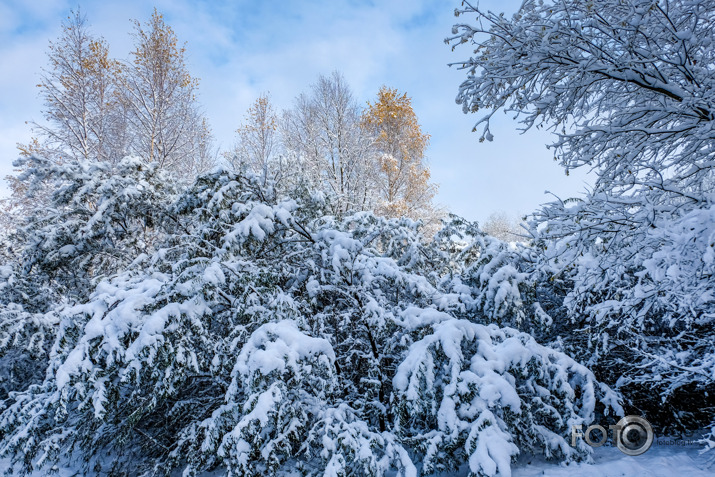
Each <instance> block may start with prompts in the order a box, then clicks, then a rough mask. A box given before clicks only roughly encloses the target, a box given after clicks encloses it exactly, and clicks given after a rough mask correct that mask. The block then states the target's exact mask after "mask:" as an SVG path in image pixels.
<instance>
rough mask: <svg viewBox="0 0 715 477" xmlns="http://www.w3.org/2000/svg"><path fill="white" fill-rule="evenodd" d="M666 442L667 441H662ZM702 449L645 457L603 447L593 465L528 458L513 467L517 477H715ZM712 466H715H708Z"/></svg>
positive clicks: (656, 450)
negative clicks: (555, 462) (562, 463)
mask: <svg viewBox="0 0 715 477" xmlns="http://www.w3.org/2000/svg"><path fill="white" fill-rule="evenodd" d="M658 440H661V441H662V440H664V439H658ZM701 449H702V446H698V445H689V446H674V445H658V444H657V443H656V442H654V443H653V446H652V447H651V448H650V449H648V451H647V452H646V453H645V454H642V455H639V456H636V457H631V456H628V455H625V454H623V453H622V452H621V451H619V450H618V449H617V448H616V447H611V446H609V447H606V446H603V447H599V448H598V449H596V450H595V452H594V456H593V457H594V463H593V464H575V465H574V464H572V465H564V466H561V465H558V464H554V463H552V462H545V461H544V460H541V459H529V458H528V457H526V456H524V457H522V458H520V459H519V461H518V462H517V464H515V465H514V467H513V474H512V475H513V477H534V476H537V475H538V476H544V475H546V476H549V477H567V476H568V477H571V476H579V477H616V476H618V477H621V476H625V477H643V476H647V477H673V476H682V477H713V476H714V475H715V463H712V459H713V457H715V456H713V455H712V452H711V453H710V454H711V455H709V456H708V455H701V454H700V450H701ZM708 464H711V465H708Z"/></svg>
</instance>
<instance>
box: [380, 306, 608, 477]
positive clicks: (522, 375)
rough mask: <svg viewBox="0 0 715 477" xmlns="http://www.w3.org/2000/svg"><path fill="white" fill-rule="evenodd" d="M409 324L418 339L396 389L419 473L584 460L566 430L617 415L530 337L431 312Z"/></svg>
mask: <svg viewBox="0 0 715 477" xmlns="http://www.w3.org/2000/svg"><path fill="white" fill-rule="evenodd" d="M405 315H406V316H405V322H406V323H405V324H406V326H408V327H417V329H420V333H419V334H420V335H423V336H422V337H421V338H420V339H419V340H417V341H415V342H414V343H413V344H412V345H411V346H410V347H409V349H408V351H407V354H406V356H405V358H404V359H403V361H402V363H401V364H400V366H399V367H398V369H397V372H396V374H395V377H394V380H393V382H394V387H395V399H396V405H397V409H398V411H397V415H398V424H397V427H398V430H399V433H400V434H402V435H404V436H406V437H407V436H409V439H410V440H411V441H412V442H414V445H415V446H416V448H418V449H419V450H420V451H421V452H422V455H423V456H424V457H423V459H422V465H423V471H424V472H425V473H428V474H429V473H432V472H434V471H443V470H456V469H457V468H459V466H460V465H462V464H463V463H465V462H466V463H468V467H469V470H470V475H488V476H492V475H509V473H510V464H511V459H512V458H513V457H514V456H515V455H516V454H518V453H519V452H520V451H522V452H528V453H533V454H543V455H546V456H547V457H558V458H559V459H562V460H564V461H571V460H581V459H585V458H589V456H590V448H589V447H588V446H587V445H586V443H585V442H579V443H577V445H576V447H571V445H570V442H569V440H568V438H567V437H566V436H568V434H569V432H570V430H571V426H573V425H580V424H584V423H590V422H596V420H595V416H596V412H597V411H598V412H605V413H606V414H608V413H609V412H610V411H611V410H613V411H616V412H617V413H621V412H622V409H621V408H620V405H619V404H618V398H617V396H616V395H615V394H614V393H613V392H612V391H611V390H610V389H608V388H607V387H606V386H604V385H602V384H599V383H598V382H597V381H596V378H595V377H594V376H593V373H591V372H590V371H589V370H588V369H586V368H585V367H584V366H582V365H580V364H578V363H577V362H576V361H574V360H573V359H571V358H569V357H568V356H566V355H564V354H563V353H561V352H558V351H555V350H553V349H549V348H546V347H544V346H541V345H539V344H537V343H536V342H535V341H534V339H533V337H531V336H530V335H528V334H526V333H523V332H519V331H517V330H515V329H513V328H499V327H497V326H496V325H489V326H485V325H481V324H477V323H473V322H471V321H467V320H457V319H454V318H452V317H451V316H449V315H447V314H443V313H439V312H434V311H433V312H425V311H421V312H417V313H415V312H414V311H413V310H410V312H409V313H406V314H405ZM425 324H429V326H428V327H427V328H428V331H427V333H426V334H425V330H422V329H421V328H423V327H424V325H425ZM599 401H600V402H603V403H605V407H601V409H600V410H597V402H599Z"/></svg>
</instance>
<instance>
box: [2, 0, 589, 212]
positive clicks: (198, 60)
mask: <svg viewBox="0 0 715 477" xmlns="http://www.w3.org/2000/svg"><path fill="white" fill-rule="evenodd" d="M459 3H460V2H459V0H391V1H377V0H374V1H362V0H333V1H331V0H311V1H287V0H274V1H272V2H261V1H256V0H252V1H249V0H237V1H230V0H221V1H213V0H200V1H188V0H157V1H156V2H154V3H151V2H144V1H139V0H122V1H113V0H102V1H84V2H79V3H78V2H77V1H76V0H75V1H60V0H55V1H53V0H33V1H32V2H28V1H26V0H3V1H2V2H0V71H2V73H1V74H0V88H1V89H0V90H1V91H3V94H2V95H0V176H3V177H4V176H5V175H7V174H8V173H10V172H11V170H12V166H11V163H12V161H13V160H14V159H15V157H16V156H17V153H16V149H15V144H16V143H17V142H26V141H27V140H28V139H29V137H30V128H29V126H28V125H27V124H26V123H25V122H26V121H30V120H34V121H38V122H39V121H41V120H42V114H41V111H42V103H41V101H40V99H39V98H38V89H37V88H36V86H35V85H36V84H37V83H38V80H39V74H40V70H41V68H42V67H43V66H45V65H46V56H45V52H46V49H47V45H48V42H49V41H50V40H53V39H55V38H57V36H58V35H59V33H60V24H61V22H62V20H63V19H64V18H66V17H67V15H68V14H69V12H70V10H71V9H72V8H76V7H77V6H78V5H79V6H80V8H81V10H82V12H83V13H84V14H85V15H86V16H87V19H88V21H89V23H90V25H91V30H92V31H93V32H94V33H95V34H97V35H101V36H103V37H104V38H105V39H106V40H107V41H108V43H109V45H110V52H111V54H112V55H113V56H115V57H117V58H126V57H127V54H128V52H129V50H130V48H131V39H130V37H129V35H128V33H129V32H130V31H131V24H130V20H131V19H137V20H139V21H141V22H145V21H146V20H147V19H148V18H149V17H150V15H151V12H152V9H153V8H154V6H156V8H157V9H158V10H159V11H160V12H162V13H163V14H164V18H165V20H166V22H167V23H168V24H169V25H171V26H172V28H173V29H174V30H175V32H176V34H177V36H178V37H179V40H180V41H185V42H186V43H187V54H188V58H187V59H188V64H189V68H190V71H191V73H192V74H193V75H194V76H196V77H199V78H200V79H201V83H200V97H199V100H200V102H201V104H202V105H203V108H204V110H205V113H206V115H207V117H208V118H209V120H210V122H211V126H212V128H213V131H214V135H215V136H216V139H217V142H218V145H219V146H220V147H222V148H224V149H225V148H229V147H231V145H232V144H233V140H234V136H233V131H234V130H235V129H236V127H237V126H238V125H239V123H240V122H241V121H242V119H243V117H244V114H245V111H246V109H247V108H248V107H249V106H250V105H251V103H252V102H253V101H254V100H255V98H256V97H257V96H258V95H260V94H261V93H264V92H269V93H270V95H271V99H272V101H273V103H274V105H275V106H276V107H277V109H284V108H288V107H290V106H291V104H292V102H293V100H294V98H295V97H296V96H297V95H298V94H300V93H301V92H303V91H306V90H307V89H308V87H309V85H310V84H311V83H313V82H314V81H315V80H316V78H317V76H318V75H319V74H329V73H331V72H332V71H333V70H338V71H340V72H341V73H342V74H343V75H344V76H345V78H346V79H347V81H348V82H349V84H350V85H351V87H352V88H353V91H354V94H355V97H356V98H357V99H358V100H359V101H360V102H362V103H364V102H365V101H368V100H372V99H373V98H374V97H375V95H376V94H377V91H378V90H379V88H380V86H381V85H386V86H389V87H392V88H397V89H398V90H400V91H403V92H407V93H408V95H409V96H411V97H412V99H413V106H414V109H415V112H416V113H417V115H418V117H419V119H420V123H421V124H422V126H423V129H424V131H426V132H427V133H429V134H431V136H432V140H431V145H430V148H429V150H428V156H429V165H430V168H431V170H432V177H433V179H434V181H435V182H437V183H438V184H439V186H440V192H439V194H438V196H437V202H438V203H439V204H441V205H442V206H444V207H446V208H447V209H448V210H451V211H453V212H455V213H457V214H459V215H463V216H465V217H467V218H469V219H472V220H484V219H486V218H487V217H488V216H489V215H490V214H491V213H492V212H498V211H503V212H506V213H507V214H509V215H512V216H517V215H521V214H525V213H529V212H531V211H533V210H534V209H535V208H536V207H538V205H539V204H541V203H544V202H546V201H548V200H550V196H547V195H546V194H545V193H544V192H545V191H546V190H549V191H551V192H553V193H556V194H557V195H559V196H561V197H568V196H573V195H578V194H580V193H581V191H582V190H583V189H584V187H585V185H586V177H587V176H586V174H585V173H583V172H580V171H576V172H575V173H574V172H572V173H571V175H570V176H568V177H566V176H565V174H564V172H563V170H562V169H561V168H560V167H559V166H558V165H557V164H556V163H555V162H554V160H553V153H552V152H551V151H549V150H547V149H546V147H545V146H546V144H547V143H549V142H550V140H551V139H550V137H549V134H548V133H545V132H543V131H530V132H527V133H526V134H520V133H519V132H518V131H517V127H518V124H517V123H516V122H515V121H514V120H513V119H512V118H511V117H508V116H505V115H501V114H500V115H497V116H498V118H497V119H496V122H495V123H494V126H493V128H492V132H493V133H494V137H495V138H494V141H493V142H491V143H487V142H485V143H479V142H478V135H477V134H475V133H472V132H471V129H472V126H473V125H474V123H475V122H476V121H477V120H478V116H476V115H464V114H462V111H461V109H460V107H459V106H458V105H456V104H455V102H454V98H455V96H456V94H457V88H458V86H459V84H460V82H461V81H462V80H463V78H464V76H465V75H464V72H460V71H459V70H456V69H455V68H449V67H448V66H447V64H448V63H450V62H455V61H458V60H461V59H466V58H467V57H468V55H469V53H470V51H471V49H470V48H469V47H468V46H463V47H460V48H458V49H457V50H456V51H454V52H452V51H451V48H450V47H449V46H447V45H445V44H444V41H443V40H444V38H445V37H447V36H449V34H450V30H451V26H452V24H453V23H454V21H455V17H454V9H455V7H457V6H459ZM481 4H482V6H484V7H486V8H489V9H491V10H495V11H506V12H507V13H509V14H511V13H513V11H514V10H516V8H518V6H519V4H520V1H519V0H505V1H501V2H499V1H494V0H488V1H487V0H481ZM461 20H464V18H462V19H461ZM0 187H2V188H3V189H2V190H0V193H1V194H5V190H4V185H2V186H0Z"/></svg>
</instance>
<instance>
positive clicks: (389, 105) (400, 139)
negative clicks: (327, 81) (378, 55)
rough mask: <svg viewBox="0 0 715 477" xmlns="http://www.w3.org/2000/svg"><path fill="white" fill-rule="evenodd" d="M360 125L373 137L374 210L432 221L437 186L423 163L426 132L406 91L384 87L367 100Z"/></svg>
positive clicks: (426, 142)
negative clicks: (375, 165) (377, 200)
mask: <svg viewBox="0 0 715 477" xmlns="http://www.w3.org/2000/svg"><path fill="white" fill-rule="evenodd" d="M361 125H362V127H363V128H364V129H365V130H366V131H367V133H368V134H369V135H370V136H371V137H372V138H373V141H374V147H375V149H376V152H377V160H378V162H379V172H378V178H377V187H378V190H379V192H380V195H381V197H380V199H381V203H380V204H379V206H378V210H377V212H378V213H381V214H383V215H387V216H390V217H399V216H408V217H412V218H420V219H424V220H425V221H428V222H429V221H432V220H433V219H434V218H435V210H434V208H433V206H432V198H433V197H434V195H435V193H436V186H435V185H434V184H432V183H430V171H429V168H428V167H427V165H426V164H425V152H426V150H427V146H428V145H429V134H426V133H423V132H422V128H421V127H420V125H419V122H418V121H417V115H416V114H415V112H414V110H413V109H412V100H411V99H410V98H409V97H408V96H407V94H406V93H403V94H400V93H398V91H397V90H396V89H391V88H387V87H385V86H383V87H382V88H380V91H379V93H378V95H377V101H375V102H374V103H370V102H368V107H367V109H366V110H365V111H364V112H363V115H362V122H361Z"/></svg>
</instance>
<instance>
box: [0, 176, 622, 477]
mask: <svg viewBox="0 0 715 477" xmlns="http://www.w3.org/2000/svg"><path fill="white" fill-rule="evenodd" d="M128 167H129V165H128ZM74 180H76V181H79V182H81V181H82V176H81V174H80V175H78V176H76V179H74ZM106 182H107V184H110V183H111V178H110V179H106ZM147 184H149V183H147ZM70 189H73V188H72V187H70ZM112 190H115V191H116V192H117V193H118V196H119V197H123V196H124V193H123V192H122V189H121V188H116V189H112ZM110 203H112V202H110ZM164 210H165V215H166V217H167V219H166V221H165V222H164V223H166V224H167V225H166V229H165V236H164V237H163V240H162V241H161V242H160V243H158V244H156V245H155V246H154V248H153V250H154V251H153V252H151V253H145V254H139V253H138V255H137V257H136V259H134V260H133V261H132V262H131V263H129V264H127V265H126V266H124V267H122V268H123V271H120V272H119V273H117V274H115V275H113V276H111V277H107V279H105V280H103V281H101V282H99V283H98V284H97V285H96V287H95V288H94V289H93V291H92V293H91V294H90V296H89V297H88V298H86V299H84V300H78V301H77V302H76V303H75V304H58V305H56V306H54V307H52V309H51V310H50V311H49V312H47V313H43V314H36V315H35V316H38V317H46V318H45V319H46V320H48V319H49V318H50V317H51V318H52V319H53V320H54V321H53V323H54V324H55V325H54V326H55V330H56V333H55V335H54V339H53V340H52V344H51V349H50V350H49V354H48V356H49V357H48V359H47V368H46V371H45V373H44V375H45V377H44V379H40V380H37V379H35V380H34V381H33V382H32V383H31V384H29V385H27V386H26V387H24V388H21V389H18V390H16V392H14V393H13V394H12V395H11V397H9V398H8V399H6V401H5V402H4V405H3V407H4V411H3V412H2V414H0V433H1V434H0V435H2V444H1V447H0V452H2V454H3V455H5V456H11V457H12V459H13V461H14V462H15V465H16V468H17V469H24V470H30V469H33V468H47V467H43V466H50V467H51V466H52V465H53V464H52V463H53V462H55V461H56V460H57V459H59V458H61V457H62V456H66V455H68V454H67V453H66V451H67V450H69V449H74V453H73V454H71V455H72V458H74V459H76V462H77V465H80V466H81V468H82V469H83V472H85V473H100V474H104V473H109V472H112V473H114V474H115V475H117V474H118V475H123V474H133V475H136V474H144V475H152V474H155V473H159V474H164V473H166V474H168V473H170V472H172V471H173V470H176V469H182V470H183V472H184V473H185V475H195V474H197V473H199V472H201V471H207V470H217V469H225V470H226V471H227V472H228V474H229V475H245V476H249V475H257V474H260V475H276V476H280V475H291V472H294V471H295V470H296V469H297V470H298V471H299V472H302V473H303V474H305V475H316V476H317V475H335V476H338V475H368V476H386V475H394V474H395V473H396V474H397V475H402V476H414V475H418V474H425V475H426V474H429V473H431V472H433V471H436V470H440V469H456V468H457V467H459V466H460V465H461V463H462V462H468V465H469V468H470V470H471V472H472V473H473V474H474V475H488V476H493V475H497V474H498V473H502V474H505V473H508V472H509V468H510V462H511V458H512V457H513V456H515V455H516V454H517V453H518V452H519V450H520V449H521V450H522V451H528V452H540V453H544V454H545V455H547V456H557V457H559V458H561V459H565V460H580V459H584V458H588V457H589V455H590V454H589V452H590V450H589V448H587V447H585V446H584V445H577V446H576V447H571V444H570V441H569V440H568V437H569V432H570V431H569V426H570V425H571V424H581V423H588V422H591V420H592V419H594V418H595V417H594V416H596V415H598V414H600V413H603V412H616V413H620V412H622V410H621V408H620V406H619V403H618V396H617V395H616V394H615V393H613V392H612V391H610V390H609V389H608V388H607V387H605V386H603V385H601V384H598V382H597V381H596V379H595V377H594V375H593V374H592V373H591V372H590V371H588V370H587V369H586V368H584V367H583V366H581V365H579V364H578V363H576V362H575V361H574V360H572V359H571V358H569V357H567V356H566V355H564V354H563V353H561V352H558V351H555V350H553V349H549V348H545V347H543V346H540V345H538V344H536V342H535V341H534V339H533V338H532V337H530V336H529V335H527V334H525V333H523V332H520V331H517V330H516V329H513V328H508V327H504V328H500V327H499V326H497V325H494V324H492V325H487V324H483V323H487V322H489V321H490V320H489V319H488V318H487V317H484V316H483V315H482V314H481V313H479V312H478V311H468V310H467V309H466V307H465V306H463V304H462V303H461V302H460V298H459V294H457V293H454V292H453V291H452V289H451V288H448V287H451V286H456V280H458V277H456V276H454V273H455V271H456V272H457V273H460V272H459V271H458V269H456V270H455V269H453V268H451V267H450V265H449V261H450V260H451V259H453V258H454V257H455V256H456V255H455V254H460V253H462V252H461V251H464V250H465V249H469V250H470V251H471V252H466V251H465V252H464V253H465V254H467V255H469V253H471V254H472V256H475V255H476V256H481V255H484V254H485V253H486V249H485V248H484V247H489V246H491V245H489V243H492V242H478V241H477V242H475V241H470V240H467V241H466V242H465V241H460V240H458V239H457V238H456V237H459V235H460V233H461V232H460V228H459V227H460V226H459V225H458V226H454V225H448V227H447V228H446V229H445V230H444V231H443V233H441V234H439V235H438V237H439V240H436V241H435V242H434V245H433V246H426V245H424V243H423V239H422V238H421V237H420V234H419V230H418V228H419V225H418V223H415V222H413V221H411V220H409V219H387V218H381V217H378V216H375V215H373V214H371V213H358V214H354V215H349V216H346V217H344V218H342V219H336V218H334V217H333V216H332V215H328V214H327V212H329V211H330V210H331V207H330V204H329V203H327V202H326V201H325V199H324V196H323V195H322V194H315V193H310V192H309V191H307V190H305V189H299V190H296V191H294V193H293V197H292V198H288V197H287V196H279V195H277V194H276V192H275V188H273V187H272V186H271V184H270V183H269V184H268V185H267V186H266V187H264V186H263V178H262V177H260V176H243V175H237V174H234V173H229V172H224V171H221V170H216V171H214V172H212V173H210V174H207V175H203V176H201V177H200V178H199V179H197V181H196V182H195V183H194V184H193V185H192V186H191V187H190V188H189V189H188V190H187V191H186V192H185V193H183V194H182V195H181V196H180V197H179V198H178V199H177V200H176V201H175V202H174V204H173V205H171V206H168V207H166V208H165V209H164ZM91 222H92V223H94V222H96V221H91ZM467 229H469V227H467ZM135 232H137V233H139V232H140V229H137V230H136V231H135ZM494 244H496V242H494ZM137 252H140V251H139V250H137ZM457 288H459V287H457ZM461 291H462V293H463V294H464V293H465V292H466V290H465V289H464V288H463V287H462V289H461ZM495 299H496V300H499V299H500V298H495ZM33 323H35V322H33V321H32V320H26V321H25V322H24V329H26V330H28V331H27V332H25V333H24V334H23V333H16V336H17V339H15V341H14V343H13V344H12V345H11V346H9V347H7V348H6V351H4V352H5V353H6V356H7V353H8V352H10V351H13V350H23V349H26V347H27V346H28V345H29V343H28V341H27V338H26V336H28V335H30V334H31V333H30V332H31V331H32V326H34V324H33Z"/></svg>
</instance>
